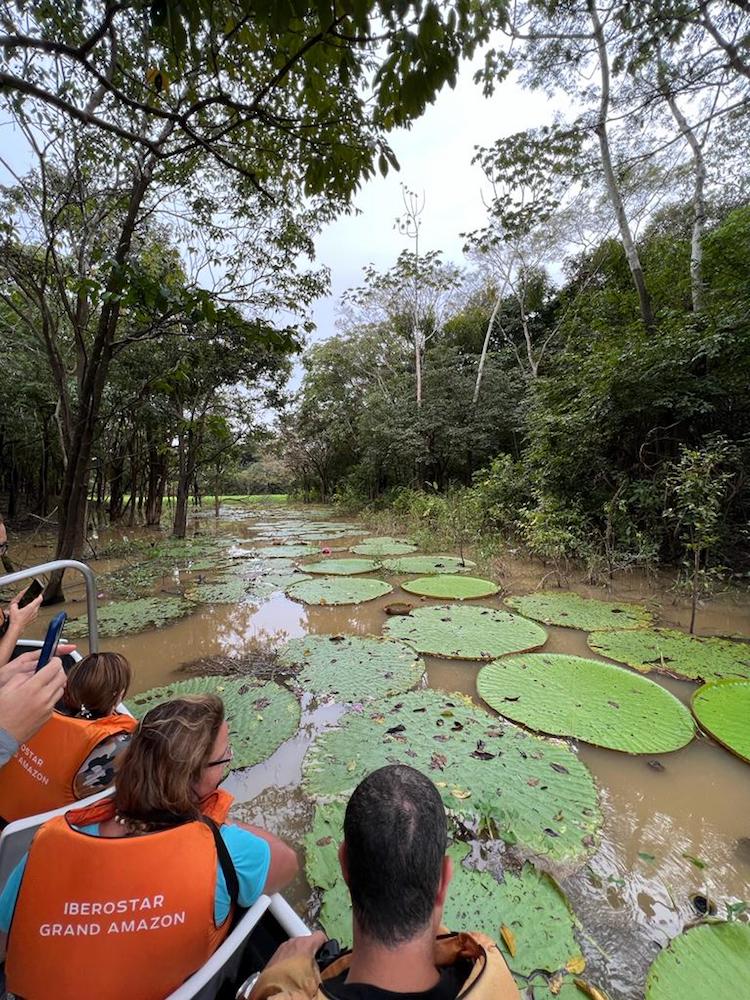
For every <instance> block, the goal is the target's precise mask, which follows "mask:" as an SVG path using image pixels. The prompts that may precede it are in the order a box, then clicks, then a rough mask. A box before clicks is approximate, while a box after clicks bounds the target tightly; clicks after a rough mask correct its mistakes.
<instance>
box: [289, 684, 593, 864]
mask: <svg viewBox="0 0 750 1000" xmlns="http://www.w3.org/2000/svg"><path fill="white" fill-rule="evenodd" d="M392 763H406V764H410V765H412V766H413V767H416V768H418V769H419V770H421V771H423V772H424V773H425V774H427V775H429V776H430V777H431V778H432V780H433V781H434V782H435V784H436V785H437V786H438V789H439V791H440V794H441V795H442V797H443V801H444V802H445V804H446V806H447V807H448V808H449V809H451V810H453V811H454V812H460V813H462V814H463V815H465V816H467V817H469V818H471V819H473V820H475V821H478V820H479V819H480V818H485V819H487V818H488V817H489V818H490V819H492V821H493V822H494V823H495V825H496V826H497V828H498V830H499V832H500V835H501V836H503V837H504V838H505V839H507V840H509V841H513V842H515V841H518V843H519V844H521V845H522V846H523V847H525V848H527V849H528V850H530V851H532V852H534V853H538V854H546V855H548V856H550V857H551V858H554V859H557V860H560V861H571V862H573V861H580V860H581V859H583V858H585V857H586V855H587V854H590V853H591V852H592V851H593V849H594V848H595V846H596V839H595V838H596V834H597V832H598V829H599V826H600V823H601V815H600V812H599V807H598V803H597V795H596V787H595V785H594V781H593V778H592V777H591V774H590V773H589V771H588V769H587V768H586V766H585V765H584V764H583V763H582V762H581V761H580V760H579V759H578V757H577V756H576V754H575V753H574V752H573V751H572V750H571V749H570V748H569V747H567V746H565V745H564V744H561V743H556V742H552V741H551V740H545V739H541V738H540V737H538V736H533V735H531V734H530V733H527V732H525V731H524V730H522V729H519V728H518V726H514V725H513V724H512V723H507V722H503V721H502V720H500V719H497V718H493V717H491V716H490V715H488V714H487V713H486V712H484V711H482V710H481V709H478V708H476V707H475V706H473V705H471V703H470V702H469V701H468V699H465V698H464V696H462V695H448V694H445V693H443V692H440V691H431V690H422V691H410V692H407V693H406V694H401V695H396V696H395V697H392V698H388V699H386V700H384V701H381V702H376V703H374V704H373V705H372V706H371V707H369V708H367V709H365V711H363V712H356V711H355V712H350V713H348V714H347V715H345V716H344V717H343V719H342V720H341V722H340V725H339V727H338V728H337V729H332V730H328V731H326V732H324V733H321V734H320V735H319V736H318V737H317V739H316V740H315V742H314V743H313V745H312V747H311V748H310V750H309V751H308V753H307V755H306V757H305V761H304V764H303V773H304V781H305V786H306V788H307V790H308V792H310V793H311V794H313V795H315V796H346V795H348V794H350V793H351V791H352V790H353V789H354V787H355V786H356V785H357V784H358V783H359V781H361V779H362V778H363V777H364V776H365V775H366V774H369V773H370V771H373V770H375V769H376V768H378V767H382V766H383V765H385V764H392Z"/></svg>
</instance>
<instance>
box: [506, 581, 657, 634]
mask: <svg viewBox="0 0 750 1000" xmlns="http://www.w3.org/2000/svg"><path fill="white" fill-rule="evenodd" d="M505 603H506V604H508V605H509V606H510V607H511V608H513V609H514V610H516V611H520V613H521V614H522V615H526V617H527V618H533V619H534V620H535V621H540V622H544V623H545V625H564V626H565V627H566V628H579V629H582V630H583V631H584V632H593V631H594V630H597V631H599V630H601V629H638V628H645V627H646V626H648V625H650V624H651V622H652V621H653V616H652V614H651V612H650V611H648V610H647V609H646V608H644V607H642V606H641V605H640V604H620V603H616V602H613V601H600V600H597V599H593V598H588V597H581V596H580V594H574V593H566V592H565V591H541V592H540V593H536V594H527V595H526V596H525V597H506V599H505Z"/></svg>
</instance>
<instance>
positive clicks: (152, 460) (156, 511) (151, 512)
mask: <svg viewBox="0 0 750 1000" xmlns="http://www.w3.org/2000/svg"><path fill="white" fill-rule="evenodd" d="M168 465H169V463H168V459H167V456H166V455H164V454H161V453H160V452H159V449H158V448H157V447H156V445H155V444H150V445H149V449H148V483H147V492H146V524H147V525H148V526H149V527H153V526H154V525H157V524H160V523H161V512H162V507H163V505H164V490H165V489H166V485H167V471H168Z"/></svg>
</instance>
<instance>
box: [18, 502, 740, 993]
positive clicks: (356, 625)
mask: <svg viewBox="0 0 750 1000" xmlns="http://www.w3.org/2000/svg"><path fill="white" fill-rule="evenodd" d="M273 511H274V512H276V511H278V508H277V507H275V508H274V509H273ZM316 513H318V512H316ZM267 514H268V512H263V511H261V512H256V513H243V512H238V511H237V510H230V511H226V512H224V511H223V512H222V516H221V517H220V519H219V521H218V522H217V521H214V520H213V519H209V518H206V517H202V518H200V519H196V520H195V521H194V522H193V524H192V528H193V530H198V531H200V532H202V533H203V534H210V533H218V534H222V535H226V536H231V537H233V538H235V539H237V540H238V541H242V540H244V539H251V538H254V537H255V536H256V535H257V531H256V529H255V528H254V525H255V524H256V523H257V522H258V521H265V520H267ZM225 515H226V516H225ZM294 516H296V515H295V514H292V513H291V512H290V514H289V517H290V518H292V517H294ZM303 516H304V517H306V518H307V517H308V516H309V511H304V512H303ZM329 516H331V517H333V518H335V519H336V520H341V518H339V517H337V516H336V515H329ZM110 534H111V535H112V537H113V538H121V537H122V536H123V535H129V536H130V537H135V536H137V535H138V534H139V531H138V529H130V530H129V531H128V532H124V531H122V530H120V531H119V532H118V531H112V532H111V533H110ZM106 537H107V536H106V534H105V533H102V536H101V539H100V540H101V541H104V540H106ZM358 538H359V536H358V534H357V531H356V528H353V532H352V536H351V537H350V538H346V539H343V540H342V539H335V540H332V541H331V542H330V543H329V544H330V545H331V547H341V546H344V545H350V544H355V542H356V541H357V540H358ZM51 541H52V540H51V539H50V538H46V537H44V536H40V535H36V536H35V537H34V538H33V539H30V538H27V539H16V540H15V543H14V546H13V550H12V555H13V556H14V558H15V559H16V560H17V561H19V562H20V563H21V564H32V563H38V562H42V561H43V560H44V559H45V558H46V557H47V556H48V554H49V552H50V547H51ZM262 544H268V542H263V543H262ZM443 551H447V550H443ZM468 555H469V556H470V555H471V553H468ZM91 565H92V567H93V569H94V570H95V571H96V572H97V573H100V574H101V573H104V572H107V571H110V570H111V569H114V568H117V566H118V565H120V563H119V562H117V561H113V560H107V561H105V560H99V561H93V562H92V563H91ZM498 569H500V570H501V572H500V574H499V575H498ZM476 572H477V574H478V575H484V574H485V573H488V572H491V569H490V568H489V567H486V566H484V567H480V568H479V569H478V570H477V571H476ZM545 572H546V570H545V568H544V567H543V566H541V565H537V564H535V563H532V562H527V561H523V560H520V559H513V558H506V559H504V560H503V562H502V566H501V567H498V566H497V565H496V566H495V578H496V579H497V580H498V582H499V583H501V585H502V587H503V590H504V592H505V593H506V594H508V593H512V594H523V593H527V592H529V591H531V590H533V589H535V588H536V587H537V586H538V585H539V583H540V581H541V580H542V578H543V577H544V575H545ZM388 579H389V581H390V582H392V583H393V585H394V590H393V593H392V594H388V595H385V596H384V597H382V598H379V599H377V600H375V601H370V602H368V603H365V604H361V605H356V606H345V607H308V606H306V605H302V604H298V603H296V602H295V601H292V600H290V599H289V598H288V597H286V596H285V595H284V594H283V593H278V594H276V595H274V596H272V597H271V598H269V599H268V600H266V601H263V602H262V603H260V604H259V605H254V604H242V605H236V606H233V605H222V604H219V605H203V606H199V607H198V608H197V609H196V611H195V612H194V613H193V614H191V615H190V616H189V617H187V618H184V619H181V620H179V621H177V622H174V623H172V624H168V625H165V626H163V627H161V628H157V629H152V630H149V631H146V632H141V633H138V634H134V635H130V636H124V637H119V638H112V639H105V640H103V641H102V643H101V645H102V647H103V648H110V649H116V650H118V651H121V652H123V653H125V654H126V655H127V656H128V658H129V659H130V661H131V663H132V664H133V665H134V667H135V684H134V688H133V693H138V692H140V691H144V690H147V689H148V688H150V687H153V686H154V685H158V684H163V683H166V682H168V681H170V680H175V679H181V678H183V677H185V676H186V675H185V673H184V671H183V670H182V668H183V667H184V666H185V665H186V664H187V663H193V662H194V661H196V660H200V659H204V658H209V657H215V656H232V657H234V656H240V655H245V654H247V653H248V652H252V651H254V650H255V651H260V652H263V651H265V650H267V649H269V648H276V647H278V646H280V645H282V644H283V643H284V642H285V641H287V640H288V639H290V638H295V637H298V636H303V635H306V634H311V633H329V634H336V633H346V634H357V635H367V634H373V635H379V634H380V633H381V631H382V627H383V625H384V623H385V621H386V620H387V616H386V614H385V611H384V608H385V606H386V605H387V604H389V603H391V602H393V601H394V600H399V601H400V600H406V601H408V602H409V603H411V604H415V605H416V604H420V603H422V604H436V603H441V602H439V601H432V600H420V599H419V598H415V597H414V596H413V595H410V594H407V593H406V592H404V591H402V590H401V589H400V587H399V586H398V584H399V583H400V582H401V580H402V579H405V578H401V577H397V578H395V579H394V578H391V577H388ZM181 582H182V583H184V578H183V579H182V580H181V579H180V577H179V576H177V575H175V576H174V577H166V578H162V579H161V580H160V581H159V584H158V588H162V589H166V590H169V589H172V588H175V587H179V585H180V583H181ZM552 583H553V581H549V580H548V581H547V583H546V586H548V587H549V586H550V585H551V584H552ZM566 586H567V587H568V589H572V590H575V591H577V592H578V593H580V594H582V595H584V596H592V597H601V598H605V599H615V600H628V601H639V602H641V603H645V604H646V605H647V606H649V607H650V608H652V609H653V610H655V611H656V613H657V616H658V623H659V624H660V625H668V626H675V627H679V628H686V626H687V623H688V622H689V615H690V610H689V607H688V606H687V603H686V601H684V600H682V599H680V598H679V597H677V596H675V593H674V592H673V591H671V590H670V589H669V587H668V584H667V581H665V579H664V578H662V579H658V578H651V577H649V578H647V577H644V576H641V575H637V574H630V575H626V576H622V577H621V578H619V579H616V580H615V581H614V584H613V585H612V586H611V587H610V588H608V589H606V590H605V589H603V588H595V587H591V586H588V585H586V584H584V583H581V582H577V581H576V580H575V578H571V579H569V580H568V581H567V582H566ZM158 588H157V589H158ZM67 597H68V611H69V613H70V614H81V613H82V612H83V607H82V603H81V602H82V601H83V588H82V586H80V585H78V584H76V583H74V582H73V580H71V581H70V584H69V586H68V587H67ZM478 603H481V604H485V605H490V606H495V607H501V606H502V598H501V597H500V596H498V597H496V598H490V599H482V600H481V601H479V602H478ZM54 610H57V609H54ZM50 617H51V611H47V612H44V613H42V615H40V619H39V621H38V622H37V624H36V625H35V628H34V634H35V635H37V636H39V637H41V636H42V635H43V632H44V627H45V624H46V622H47V621H48V620H49V618H50ZM698 624H699V629H698V631H699V632H700V633H701V634H704V635H733V636H745V637H750V600H748V598H747V596H744V595H739V594H730V595H723V596H721V597H718V598H716V599H714V600H712V601H711V602H710V603H708V604H707V605H706V606H705V607H703V608H701V610H700V613H699V619H698ZM545 627H546V628H547V631H548V633H549V639H548V642H547V643H546V645H545V646H544V650H545V651H546V652H561V653H571V654H576V655H581V656H588V657H592V656H593V657H595V658H599V657H596V654H593V653H592V652H591V650H590V649H589V647H588V646H587V644H586V634H585V633H584V632H582V631H579V630H575V629H567V628H556V627H554V626H545ZM425 659H426V664H427V681H426V682H427V684H428V685H429V686H430V687H433V688H439V689H443V690H446V691H461V692H463V693H465V694H467V695H469V696H470V697H472V698H473V699H474V700H475V701H477V702H478V703H479V699H478V696H477V694H476V687H475V681H476V675H477V672H478V670H479V668H480V666H481V664H478V663H471V662H467V661H450V660H441V659H438V658H435V657H426V658H425ZM625 669H627V668H625ZM650 676H651V677H652V679H653V680H655V681H656V682H657V683H659V684H662V685H663V686H664V687H666V688H667V689H668V690H670V691H671V692H672V693H673V694H675V695H676V696H677V697H678V698H680V699H681V700H683V701H685V702H688V701H689V698H690V695H691V693H692V691H693V690H694V685H692V684H689V683H687V682H682V681H678V680H673V679H671V678H665V677H660V676H658V675H656V674H652V675H650ZM342 711H343V709H342V708H341V707H340V706H337V705H332V704H327V705H326V704H324V705H316V704H315V703H313V702H312V701H311V699H310V698H307V697H306V698H303V702H302V722H301V725H300V729H299V731H298V732H297V734H296V735H295V736H294V737H293V738H292V739H291V740H289V741H287V743H285V744H283V746H281V747H280V748H279V749H278V750H277V751H276V753H275V754H273V756H272V757H271V758H270V759H269V760H267V761H265V762H264V763H262V764H259V765H257V766H256V767H253V768H248V769H246V770H244V771H239V772H234V773H233V774H231V775H230V776H229V778H228V779H227V781H226V784H225V787H226V788H227V789H228V790H229V791H230V792H232V793H233V794H234V795H235V797H236V799H237V805H236V806H235V812H236V814H237V815H238V817H241V818H243V819H246V820H249V821H252V822H258V823H261V824H262V825H265V826H266V827H268V828H269V829H271V830H273V831H274V832H277V833H279V834H281V835H282V836H285V837H286V838H287V839H290V840H292V841H295V842H297V843H299V842H300V841H301V840H302V838H303V837H304V834H305V833H306V831H307V829H308V828H309V825H310V822H311V815H312V807H311V805H310V803H309V802H308V801H307V799H306V797H305V796H304V794H303V793H302V790H301V788H300V784H301V765H302V760H303V757H304V755H305V752H306V750H307V748H308V746H309V745H310V742H311V740H312V739H313V738H314V736H315V734H316V733H318V732H320V731H321V730H322V729H323V728H325V727H327V726H331V725H335V724H336V720H337V719H338V717H339V716H340V715H341V713H342ZM577 746H578V750H579V753H580V755H581V758H582V759H583V760H584V761H585V763H586V764H587V765H588V767H589V768H590V770H591V771H592V773H593V775H594V777H595V779H596V782H597V785H598V787H599V793H600V802H601V806H602V811H603V814H604V827H603V833H602V843H601V847H600V849H599V850H598V852H597V854H596V855H595V856H594V857H593V858H592V859H591V860H590V861H589V863H588V864H587V865H586V866H585V867H584V868H583V869H582V870H580V871H578V872H576V873H575V874H572V875H567V876H564V875H560V881H561V883H562V885H563V887H564V890H565V892H566V893H567V895H568V898H569V899H570V902H571V905H572V907H573V909H574V911H575V913H576V915H577V917H578V919H579V921H580V928H579V939H580V942H581V945H582V950H583V953H584V955H585V956H586V958H587V963H588V966H587V973H586V975H587V978H588V979H589V980H590V981H592V982H598V983H600V984H601V985H603V986H605V987H606V988H607V989H608V991H609V993H610V995H611V997H612V998H613V1000H637V998H639V997H642V996H643V984H644V981H645V975H646V971H647V968H648V966H649V964H650V963H651V961H652V960H653V958H654V957H655V955H656V954H657V952H658V951H659V949H660V948H662V947H664V946H665V945H666V944H667V943H668V942H669V940H670V939H671V938H673V937H674V936H675V935H676V934H678V933H679V932H680V931H681V930H682V929H683V928H684V927H686V926H689V925H690V924H691V923H692V922H693V921H695V920H696V919H697V914H696V911H695V909H694V907H693V903H692V902H691V900H692V898H693V897H694V896H695V895H696V894H699V895H702V896H705V897H707V898H708V899H709V900H710V901H711V902H712V904H715V906H716V910H717V914H718V916H719V917H725V916H726V915H727V905H728V904H731V903H736V902H739V901H747V902H748V904H749V905H750V765H747V764H745V763H743V762H742V761H740V760H738V759H737V758H735V757H733V756H732V755H731V754H729V753H727V752H726V751H725V750H724V749H722V748H721V747H719V746H717V745H716V744H715V743H713V742H712V741H711V740H710V739H708V738H705V737H702V736H701V737H699V738H697V739H695V740H694V741H693V742H692V743H691V744H690V745H689V746H687V747H685V748H684V749H682V750H679V751H677V752H674V753H671V754H662V755H660V756H659V757H657V758H654V757H647V756H633V757H631V756H628V755H626V754H621V753H617V752H614V751H608V750H602V749H598V748H596V747H592V746H589V745H587V744H577ZM691 858H692V859H695V860H690V859H691ZM696 861H698V862H699V864H700V865H702V866H703V867H699V864H696ZM288 895H289V898H290V900H291V902H292V903H293V904H294V905H295V906H296V907H297V909H298V910H299V912H300V913H302V914H303V915H304V916H306V917H307V918H308V919H310V918H311V916H312V915H313V914H314V912H315V908H316V901H315V900H314V899H313V898H311V895H310V890H309V887H308V886H307V885H306V883H305V882H304V879H303V878H302V877H301V876H300V877H299V878H298V880H297V882H296V883H295V885H293V886H292V887H291V889H290V892H289V893H288ZM740 919H743V920H745V919H748V916H747V914H744V915H742V916H741V917H740Z"/></svg>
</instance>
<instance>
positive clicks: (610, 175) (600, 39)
mask: <svg viewBox="0 0 750 1000" xmlns="http://www.w3.org/2000/svg"><path fill="white" fill-rule="evenodd" d="M586 6H587V8H588V11H589V16H590V18H591V24H592V26H593V30H594V39H595V41H596V46H597V50H598V53H599V70H600V72H601V78H602V92H601V97H600V100H599V118H598V121H597V124H596V128H595V129H594V131H595V132H596V135H597V137H598V139H599V152H600V154H601V158H602V167H603V169H604V181H605V184H606V186H607V193H608V195H609V199H610V201H611V202H612V207H613V208H614V211H615V218H616V219H617V228H618V229H619V231H620V239H621V240H622V245H623V247H624V249H625V256H626V257H627V261H628V267H629V268H630V273H631V275H632V276H633V284H634V285H635V290H636V292H637V293H638V302H639V305H640V312H641V319H642V320H643V325H644V326H645V328H646V330H647V331H649V333H650V332H652V331H653V329H654V326H655V325H656V324H655V320H654V313H653V309H652V307H651V296H650V295H649V293H648V288H647V287H646V279H645V277H644V274H643V268H642V267H641V261H640V258H639V256H638V250H637V248H636V245H635V241H634V239H633V233H632V232H631V229H630V223H629V222H628V217H627V214H626V213H625V203H624V202H623V200H622V194H621V192H620V188H619V185H618V183H617V177H616V176H615V171H614V167H613V165H612V152H611V150H610V146H609V135H608V133H607V119H608V117H609V100H610V76H609V56H608V54H607V44H606V41H605V39H604V30H603V28H602V23H601V21H600V20H599V14H598V12H597V9H596V2H595V0H587V3H586Z"/></svg>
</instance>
